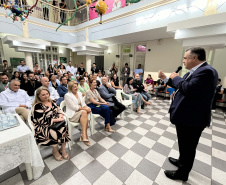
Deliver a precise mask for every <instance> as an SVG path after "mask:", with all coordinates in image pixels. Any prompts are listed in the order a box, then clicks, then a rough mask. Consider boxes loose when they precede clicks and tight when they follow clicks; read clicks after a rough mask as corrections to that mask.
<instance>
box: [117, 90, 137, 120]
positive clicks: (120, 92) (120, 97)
mask: <svg viewBox="0 0 226 185" xmlns="http://www.w3.org/2000/svg"><path fill="white" fill-rule="evenodd" d="M122 94H123V95H124V96H125V97H129V99H128V100H123V99H122ZM116 98H117V99H118V100H119V101H120V102H121V103H122V104H123V105H124V106H126V107H129V106H130V111H131V113H133V101H132V96H131V95H129V94H126V93H124V92H123V91H122V90H117V91H116ZM122 117H123V118H124V111H123V112H122Z"/></svg>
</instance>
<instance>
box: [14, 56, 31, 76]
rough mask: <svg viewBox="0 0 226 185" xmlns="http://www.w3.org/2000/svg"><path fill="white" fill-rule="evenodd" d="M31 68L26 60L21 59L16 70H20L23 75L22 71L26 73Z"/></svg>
mask: <svg viewBox="0 0 226 185" xmlns="http://www.w3.org/2000/svg"><path fill="white" fill-rule="evenodd" d="M29 70H30V69H29V67H28V66H26V62H25V61H24V60H21V61H20V65H19V66H17V69H16V71H18V72H19V74H20V75H21V74H22V73H25V72H26V71H29Z"/></svg>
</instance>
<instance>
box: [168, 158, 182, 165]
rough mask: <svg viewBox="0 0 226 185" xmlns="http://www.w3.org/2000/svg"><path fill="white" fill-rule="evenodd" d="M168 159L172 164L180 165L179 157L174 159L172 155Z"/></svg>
mask: <svg viewBox="0 0 226 185" xmlns="http://www.w3.org/2000/svg"><path fill="white" fill-rule="evenodd" d="M168 159H169V162H170V163H171V164H173V165H174V166H176V167H179V161H178V160H177V159H174V158H172V157H169V158H168Z"/></svg>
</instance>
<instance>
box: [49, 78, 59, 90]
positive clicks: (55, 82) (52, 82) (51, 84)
mask: <svg viewBox="0 0 226 185" xmlns="http://www.w3.org/2000/svg"><path fill="white" fill-rule="evenodd" d="M59 85H60V81H59V80H57V79H56V77H55V75H54V74H51V75H49V87H54V89H57V87H58V86H59Z"/></svg>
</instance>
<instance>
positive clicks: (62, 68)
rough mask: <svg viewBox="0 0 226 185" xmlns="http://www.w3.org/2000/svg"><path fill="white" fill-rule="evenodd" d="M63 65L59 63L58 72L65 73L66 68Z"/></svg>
mask: <svg viewBox="0 0 226 185" xmlns="http://www.w3.org/2000/svg"><path fill="white" fill-rule="evenodd" d="M64 67H65V66H64V65H60V70H59V71H60V74H62V75H63V74H64V73H67V71H66V69H65V68H64Z"/></svg>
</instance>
